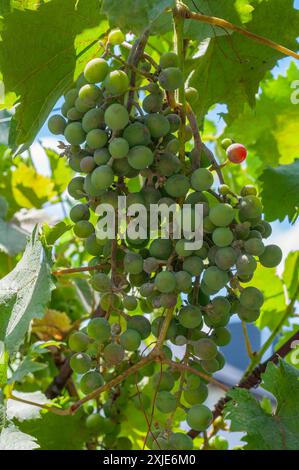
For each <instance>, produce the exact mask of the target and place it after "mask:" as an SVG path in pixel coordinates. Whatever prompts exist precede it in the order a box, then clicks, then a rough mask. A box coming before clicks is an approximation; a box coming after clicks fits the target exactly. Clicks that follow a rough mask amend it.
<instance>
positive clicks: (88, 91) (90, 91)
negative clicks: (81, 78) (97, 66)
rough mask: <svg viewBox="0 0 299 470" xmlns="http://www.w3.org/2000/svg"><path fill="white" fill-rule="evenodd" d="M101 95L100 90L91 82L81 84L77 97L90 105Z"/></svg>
mask: <svg viewBox="0 0 299 470" xmlns="http://www.w3.org/2000/svg"><path fill="white" fill-rule="evenodd" d="M100 96H101V90H100V89H99V88H98V87H97V86H96V85H93V84H87V85H83V87H81V88H80V90H79V99H80V100H82V102H83V103H86V105H88V106H90V107H92V106H94V105H95V103H96V101H97V100H98V99H99V98H100Z"/></svg>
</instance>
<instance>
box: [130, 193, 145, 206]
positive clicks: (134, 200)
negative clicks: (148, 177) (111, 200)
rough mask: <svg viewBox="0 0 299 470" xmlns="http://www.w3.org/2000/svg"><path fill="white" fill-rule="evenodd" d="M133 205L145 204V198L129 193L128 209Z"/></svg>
mask: <svg viewBox="0 0 299 470" xmlns="http://www.w3.org/2000/svg"><path fill="white" fill-rule="evenodd" d="M132 204H142V205H144V204H145V201H144V197H143V195H142V194H141V192H140V193H129V194H128V195H127V207H130V206H131V205H132Z"/></svg>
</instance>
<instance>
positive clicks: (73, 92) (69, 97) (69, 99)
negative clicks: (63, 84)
mask: <svg viewBox="0 0 299 470" xmlns="http://www.w3.org/2000/svg"><path fill="white" fill-rule="evenodd" d="M77 98H78V90H77V89H76V88H71V89H70V90H68V91H67V92H66V94H65V95H64V100H65V102H66V103H67V105H68V106H70V107H71V106H74V104H75V101H76V99H77Z"/></svg>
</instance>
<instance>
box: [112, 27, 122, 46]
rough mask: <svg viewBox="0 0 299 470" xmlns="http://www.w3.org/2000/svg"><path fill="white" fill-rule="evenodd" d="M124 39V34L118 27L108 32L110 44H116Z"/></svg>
mask: <svg viewBox="0 0 299 470" xmlns="http://www.w3.org/2000/svg"><path fill="white" fill-rule="evenodd" d="M124 40H125V36H124V34H123V33H122V32H121V30H120V29H112V30H111V31H110V33H109V34H108V42H109V43H110V44H111V45H112V46H116V45H117V44H121V43H122V42H124Z"/></svg>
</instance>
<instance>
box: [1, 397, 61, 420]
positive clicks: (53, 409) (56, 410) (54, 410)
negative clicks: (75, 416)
mask: <svg viewBox="0 0 299 470" xmlns="http://www.w3.org/2000/svg"><path fill="white" fill-rule="evenodd" d="M8 399H10V400H14V401H19V402H21V403H25V404H26V405H31V406H36V407H37V408H41V409H43V410H47V411H50V412H51V413H54V414H56V415H65V414H66V413H65V410H62V409H60V408H57V407H56V406H50V405H46V404H42V403H36V402H34V401H30V400H25V399H24V398H19V397H16V396H15V395H13V394H11V395H9V396H8Z"/></svg>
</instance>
